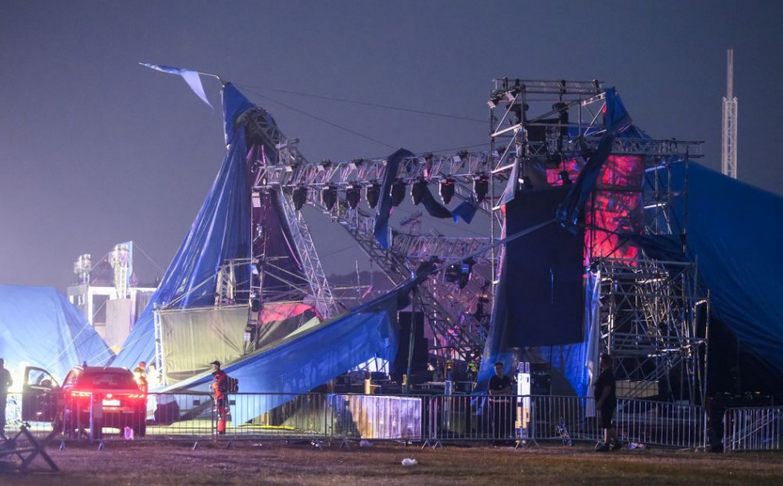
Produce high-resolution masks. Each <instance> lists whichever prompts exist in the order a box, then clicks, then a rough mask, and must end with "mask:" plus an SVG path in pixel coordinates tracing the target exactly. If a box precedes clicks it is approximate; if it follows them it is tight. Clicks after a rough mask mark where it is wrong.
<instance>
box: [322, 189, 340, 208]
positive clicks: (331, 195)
mask: <svg viewBox="0 0 783 486" xmlns="http://www.w3.org/2000/svg"><path fill="white" fill-rule="evenodd" d="M321 202H322V203H323V205H324V207H325V208H326V209H327V210H329V211H331V210H332V208H333V207H334V205H335V203H336V202H337V188H336V187H335V186H333V185H331V184H330V185H328V186H326V187H324V188H323V189H322V190H321Z"/></svg>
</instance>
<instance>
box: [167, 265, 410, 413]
mask: <svg viewBox="0 0 783 486" xmlns="http://www.w3.org/2000/svg"><path fill="white" fill-rule="evenodd" d="M417 283H418V281H417V280H412V281H410V282H408V283H406V284H403V285H401V286H399V287H397V288H396V289H394V290H392V291H390V292H389V293H387V294H385V295H384V296H382V297H379V298H377V299H375V300H373V301H371V302H369V303H367V304H364V305H363V306H361V307H359V308H357V309H355V310H354V311H353V312H351V313H350V314H347V315H345V316H342V317H339V318H337V319H334V320H332V321H330V322H327V323H324V324H321V325H320V326H318V327H316V328H314V329H312V330H310V331H305V332H303V333H299V334H296V335H294V336H292V337H290V338H288V339H284V340H283V341H282V342H277V343H274V344H273V345H272V346H271V347H269V348H267V349H263V350H260V351H258V352H256V353H254V354H251V355H248V356H246V357H244V358H242V359H241V360H239V361H236V362H234V363H232V364H230V365H228V366H225V367H224V368H223V369H224V371H225V372H226V373H227V374H228V375H229V376H231V377H232V378H237V379H239V391H240V392H245V393H254V392H255V393H270V394H279V395H275V396H271V397H267V399H265V400H263V403H259V401H258V400H257V399H255V397H250V400H251V402H252V403H243V401H242V400H243V397H242V395H241V394H240V395H237V396H236V397H235V401H236V404H237V405H236V407H234V408H233V409H232V411H231V414H232V419H233V420H234V422H236V423H244V422H246V421H247V420H250V419H251V418H253V417H255V416H258V415H260V414H262V413H264V412H265V411H267V410H269V409H271V408H274V407H275V406H277V405H280V404H282V403H285V402H286V401H288V400H291V399H292V397H293V396H295V395H296V394H300V393H306V392H308V391H310V390H312V389H314V388H316V387H317V386H319V385H322V384H324V383H326V382H327V381H329V380H331V379H332V378H334V377H336V376H338V375H340V374H341V373H344V372H346V371H348V370H350V369H352V368H354V367H356V366H358V365H360V364H362V363H364V362H366V361H368V360H369V359H372V358H380V359H384V360H388V361H390V362H393V361H394V358H395V357H396V355H397V344H398V338H397V333H398V329H397V318H396V315H397V310H398V309H399V308H401V307H404V306H405V305H407V304H408V303H409V301H407V300H406V299H407V295H408V292H409V291H410V290H411V289H412V288H413V286H415V285H416V284H417ZM211 382H212V375H211V372H207V373H202V374H199V375H196V376H194V377H192V378H190V379H187V380H183V381H181V382H178V383H176V384H175V385H173V386H171V387H169V388H168V389H170V390H191V391H202V392H205V391H209V385H210V383H211Z"/></svg>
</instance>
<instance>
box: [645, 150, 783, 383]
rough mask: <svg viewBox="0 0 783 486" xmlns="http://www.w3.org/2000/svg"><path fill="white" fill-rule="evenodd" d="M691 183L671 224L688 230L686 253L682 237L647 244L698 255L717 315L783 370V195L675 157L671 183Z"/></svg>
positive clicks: (673, 253) (669, 254) (677, 255)
mask: <svg viewBox="0 0 783 486" xmlns="http://www.w3.org/2000/svg"><path fill="white" fill-rule="evenodd" d="M686 184H687V188H688V192H687V198H683V199H681V200H679V201H678V203H679V204H678V205H677V206H676V207H675V209H676V211H675V216H676V218H675V220H674V221H673V222H672V224H673V225H674V227H675V228H676V231H675V234H676V235H680V234H682V235H686V239H685V242H686V248H687V252H686V253H684V254H683V252H682V242H681V241H680V238H679V236H677V237H676V238H671V237H668V238H667V237H663V236H659V237H648V238H644V239H642V240H641V241H640V243H641V245H642V247H643V248H644V249H645V250H646V251H647V252H648V253H655V254H663V255H665V256H666V258H667V259H669V260H671V261H688V262H697V263H698V267H699V277H700V279H701V280H702V282H703V283H704V285H705V286H706V287H707V288H708V289H709V291H710V312H711V314H712V315H713V316H714V318H716V319H718V320H720V321H721V322H723V323H724V324H725V325H726V326H728V327H729V329H731V331H732V332H734V334H735V335H736V337H737V339H738V340H739V341H740V342H741V343H743V344H745V345H746V346H748V347H749V348H751V349H752V350H754V351H755V353H756V354H757V355H758V356H759V357H761V358H762V359H763V360H764V361H765V362H766V363H768V364H769V365H771V366H772V367H773V368H774V369H775V370H777V371H778V372H781V373H783V301H782V300H781V296H783V279H781V275H783V259H781V258H780V249H781V248H783V224H781V221H783V197H781V196H778V195H775V194H772V193H769V192H766V191H763V190H761V189H758V188H756V187H753V186H750V185H748V184H745V183H743V182H740V181H737V180H735V179H732V178H730V177H727V176H724V175H723V174H720V173H718V172H715V171H712V170H710V169H708V168H706V167H703V166H701V165H699V164H696V163H693V162H690V163H688V164H686V163H685V162H680V163H677V164H674V165H673V166H672V185H673V189H674V190H675V191H683V189H684V188H685V187H686ZM686 215H687V217H686ZM711 359H713V358H711ZM714 359H720V357H717V358H714Z"/></svg>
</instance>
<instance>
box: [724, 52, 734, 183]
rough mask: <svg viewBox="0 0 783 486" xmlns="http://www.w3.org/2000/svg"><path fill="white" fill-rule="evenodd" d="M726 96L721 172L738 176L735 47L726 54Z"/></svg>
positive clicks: (730, 175)
mask: <svg viewBox="0 0 783 486" xmlns="http://www.w3.org/2000/svg"><path fill="white" fill-rule="evenodd" d="M726 67H727V73H726V96H725V97H724V98H723V120H722V121H723V130H722V132H721V133H722V137H721V172H722V173H723V175H727V176H729V177H731V178H734V179H736V178H737V122H738V119H737V105H738V103H737V97H736V96H734V49H729V50H728V52H727V54H726Z"/></svg>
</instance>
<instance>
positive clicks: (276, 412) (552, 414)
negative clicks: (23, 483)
mask: <svg viewBox="0 0 783 486" xmlns="http://www.w3.org/2000/svg"><path fill="white" fill-rule="evenodd" d="M77 398H78V399H77V400H74V399H73V397H69V398H68V399H70V400H71V401H70V402H68V399H65V400H64V402H63V403H65V404H66V405H65V406H62V405H61V406H60V411H59V413H60V414H61V418H62V423H63V432H64V436H65V437H66V438H71V439H76V440H84V439H88V438H89V439H90V440H96V439H99V440H115V439H118V440H127V439H131V438H132V439H135V440H139V439H142V438H146V439H156V440H203V439H220V438H224V439H226V440H257V439H264V440H271V439H281V440H311V441H333V440H338V441H339V440H342V441H343V442H344V441H346V440H398V441H405V442H411V441H423V442H424V443H425V444H427V443H430V444H437V443H440V442H444V441H455V442H456V441H485V442H501V441H502V442H507V441H515V440H516V441H524V440H533V441H535V440H563V441H564V442H570V441H580V440H581V441H599V440H600V439H601V435H602V430H601V429H600V428H599V426H598V423H597V421H596V419H595V413H594V408H595V407H594V401H593V399H592V398H585V397H567V396H536V395H533V396H503V397H489V396H486V395H483V396H478V395H395V396H384V395H359V394H315V393H308V394H280V393H238V394H230V395H229V407H228V414H227V415H221V414H220V413H219V412H218V410H217V408H216V406H215V400H214V398H213V396H212V395H211V394H208V393H150V394H148V395H147V397H146V404H145V405H144V406H143V407H142V412H141V413H135V412H133V411H132V409H130V408H127V407H125V402H124V401H119V402H118V401H117V398H116V397H111V396H109V394H107V393H106V392H100V393H98V392H95V394H85V396H79V397H77ZM122 400H124V399H122ZM21 404H22V397H21V395H20V394H9V396H8V407H7V412H6V416H7V425H6V431H7V432H13V431H18V430H19V428H20V426H21V424H22V423H23V421H22V413H21V408H22V407H21ZM120 409H122V410H120ZM726 413H727V415H726V417H727V418H725V419H724V421H725V423H726V427H725V431H726V435H725V436H724V443H725V444H727V447H729V448H731V450H746V449H750V448H754V450H756V449H759V448H761V447H762V445H764V447H766V448H780V445H781V444H780V442H781V441H780V428H781V425H780V421H778V420H777V417H778V416H779V414H780V409H779V408H778V409H730V410H729V411H727V412H726ZM221 418H222V419H224V420H225V421H226V423H225V429H224V434H223V433H221V434H219V433H218V425H219V422H220V420H221ZM28 422H29V423H30V430H31V431H33V432H35V433H40V434H47V433H49V432H50V431H51V430H52V425H51V423H49V422H44V421H40V422H39V421H32V422H31V421H28ZM705 422H706V418H705V415H704V413H703V410H702V408H701V407H700V406H694V405H687V404H678V403H664V402H656V401H649V400H626V399H620V400H618V401H617V411H616V413H615V424H616V427H617V431H618V435H619V436H620V438H621V440H623V441H625V442H637V443H643V444H646V445H657V446H665V447H680V448H693V449H696V448H701V447H704V446H705V442H706V439H705V436H706V433H705V432H706V423H705ZM91 425H92V426H91ZM222 430H223V429H222V426H221V431H222Z"/></svg>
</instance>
